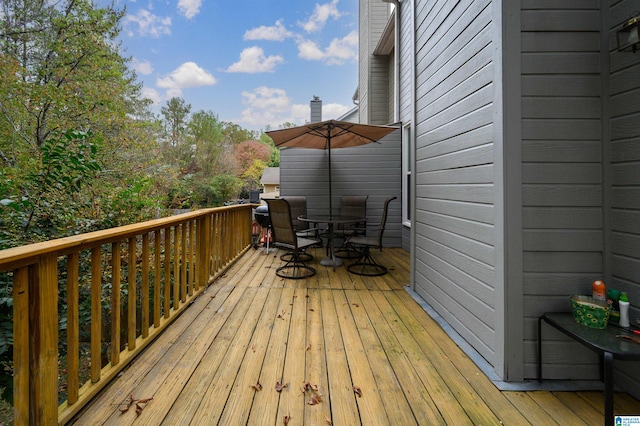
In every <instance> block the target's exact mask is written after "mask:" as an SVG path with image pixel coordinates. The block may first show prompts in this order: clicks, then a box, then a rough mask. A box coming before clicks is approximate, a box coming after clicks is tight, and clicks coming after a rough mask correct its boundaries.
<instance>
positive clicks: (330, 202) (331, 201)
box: [327, 129, 333, 217]
mask: <svg viewBox="0 0 640 426" xmlns="http://www.w3.org/2000/svg"><path fill="white" fill-rule="evenodd" d="M327 146H328V148H329V149H328V151H329V217H331V216H332V215H333V206H332V203H333V196H332V194H331V186H332V185H331V129H329V136H328V137H327Z"/></svg>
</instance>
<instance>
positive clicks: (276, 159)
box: [260, 128, 280, 167]
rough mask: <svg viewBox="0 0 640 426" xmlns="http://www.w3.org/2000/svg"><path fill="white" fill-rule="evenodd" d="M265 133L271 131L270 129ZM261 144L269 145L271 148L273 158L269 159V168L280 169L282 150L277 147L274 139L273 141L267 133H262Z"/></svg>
mask: <svg viewBox="0 0 640 426" xmlns="http://www.w3.org/2000/svg"><path fill="white" fill-rule="evenodd" d="M265 131H269V129H268V128H267V129H266V130H265ZM260 142H262V143H263V144H265V145H267V146H268V147H269V151H270V152H271V158H270V159H269V162H268V163H267V166H268V167H280V150H279V149H278V148H277V147H276V144H275V143H274V142H273V139H271V138H270V137H269V135H267V134H266V133H262V134H261V135H260Z"/></svg>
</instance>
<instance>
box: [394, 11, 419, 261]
mask: <svg viewBox="0 0 640 426" xmlns="http://www.w3.org/2000/svg"><path fill="white" fill-rule="evenodd" d="M396 13H399V14H400V18H399V22H400V34H399V37H398V38H399V42H398V41H397V42H396V49H398V48H399V49H400V59H399V61H400V64H399V70H396V72H399V73H400V100H399V102H400V121H401V122H402V124H403V125H404V124H407V123H410V124H411V125H413V124H414V120H413V76H414V73H413V60H412V57H413V33H412V28H413V19H412V17H413V11H412V7H411V5H409V4H408V3H405V4H402V5H401V6H400V9H399V11H398V10H396ZM411 134H412V135H413V134H415V132H414V131H411ZM403 143H404V147H406V146H407V141H404V142H403ZM404 147H403V149H404ZM411 158H415V152H414V153H412V154H411ZM403 178H404V177H403ZM411 193H412V194H413V193H415V192H414V190H413V189H411ZM402 196H403V197H407V196H408V195H407V194H402ZM402 202H405V200H404V198H403V201H402ZM402 247H403V248H404V249H405V250H407V251H411V228H408V227H403V232H402Z"/></svg>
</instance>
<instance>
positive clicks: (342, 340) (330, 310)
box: [74, 249, 640, 426]
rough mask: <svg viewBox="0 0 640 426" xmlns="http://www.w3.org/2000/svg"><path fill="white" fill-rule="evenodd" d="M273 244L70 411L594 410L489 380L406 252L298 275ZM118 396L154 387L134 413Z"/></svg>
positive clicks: (518, 414)
mask: <svg viewBox="0 0 640 426" xmlns="http://www.w3.org/2000/svg"><path fill="white" fill-rule="evenodd" d="M312 252H313V253H314V255H315V256H316V259H315V260H314V261H312V262H314V263H317V258H318V257H321V256H322V254H323V252H322V250H320V249H318V250H316V251H312ZM280 254H281V252H278V251H277V250H272V251H271V252H270V253H269V254H268V255H267V254H265V252H264V250H263V249H259V250H251V251H249V252H248V253H247V254H245V255H244V256H243V257H242V259H240V261H239V262H238V263H237V264H236V265H234V266H233V268H231V269H230V270H229V271H228V272H227V273H226V274H225V275H224V276H222V277H221V278H220V279H218V280H217V281H216V282H215V283H214V284H213V285H211V286H210V287H209V288H208V289H207V290H206V291H205V292H204V293H203V294H202V295H201V296H200V297H199V298H197V299H196V300H195V301H194V302H193V303H192V306H191V307H190V308H189V309H187V310H186V311H185V312H184V313H183V314H182V315H181V316H180V317H179V318H178V319H177V320H176V321H175V323H174V324H172V326H171V327H169V328H168V329H167V330H166V331H165V332H164V333H163V334H162V335H161V336H160V337H158V339H157V340H156V341H155V342H154V343H153V344H152V345H151V346H150V347H149V348H147V349H146V350H145V351H144V352H143V353H142V354H141V355H139V356H138V358H137V359H136V360H135V361H134V362H133V363H132V364H131V365H130V366H129V367H128V368H127V369H126V370H124V372H123V373H122V374H121V375H120V377H119V378H118V379H116V380H114V381H113V383H111V384H110V385H109V386H108V387H107V388H106V389H105V390H104V391H103V392H102V393H101V394H99V395H98V396H97V397H96V398H95V399H94V400H93V401H92V403H91V404H89V405H88V406H87V407H86V408H85V410H84V411H83V412H82V413H81V414H80V415H79V416H78V417H77V418H76V419H75V420H74V421H75V424H119V425H120V424H130V423H131V424H133V423H140V424H153V425H156V424H170V425H177V424H188V423H195V424H207V425H211V424H220V425H240V424H264V425H283V424H289V425H302V424H307V425H326V424H334V425H360V424H362V425H386V424H390V425H391V424H392V425H402V426H406V425H411V424H424V425H426V424H428V425H437V424H456V425H464V424H468V425H498V424H507V425H524V424H534V425H553V424H563V425H568V424H571V425H573V424H583V425H584V424H587V425H594V424H602V423H603V395H602V393H601V392H548V391H535V392H512V391H509V392H506V391H503V392H501V391H499V390H498V389H497V388H496V387H495V386H494V385H493V383H491V381H490V380H489V379H488V378H487V377H486V376H485V375H484V374H482V373H481V371H480V370H479V369H478V368H477V367H476V366H475V364H474V363H473V362H472V361H471V360H470V359H469V358H468V357H467V356H466V355H465V354H464V353H463V352H462V351H461V350H460V348H459V347H458V346H456V344H455V343H454V342H453V341H452V340H451V339H450V338H449V337H448V336H447V335H446V334H445V333H444V331H443V330H442V329H441V328H440V326H439V325H438V324H436V323H435V322H434V321H433V320H432V319H431V318H430V317H429V316H428V315H427V314H426V313H425V312H424V311H423V310H422V308H421V307H420V306H419V305H418V304H417V303H416V302H415V301H414V300H413V299H412V298H411V296H410V295H409V294H408V293H407V292H406V291H405V289H404V286H405V285H407V284H408V282H409V256H408V253H406V252H405V251H403V250H401V249H385V251H384V254H383V255H380V254H379V253H378V252H376V253H374V255H376V256H379V257H380V260H381V261H382V263H384V264H385V265H387V266H389V267H390V271H389V273H388V274H386V275H384V276H382V277H374V278H366V277H361V276H356V275H352V274H349V273H348V272H347V270H346V268H344V267H340V268H338V270H337V271H336V272H333V271H332V269H331V268H326V267H323V266H319V265H314V266H315V267H316V268H317V270H318V273H317V274H316V275H315V276H314V277H312V278H310V279H307V280H300V281H295V280H283V279H281V278H278V277H276V275H275V268H276V267H277V266H278V265H280V264H281V262H280V260H279V258H278V256H279V255H280ZM278 384H280V385H282V386H283V388H282V389H281V390H280V389H278V387H279V386H278ZM131 396H133V398H134V399H136V400H144V399H149V398H153V399H150V400H148V402H146V403H142V402H140V401H138V404H139V409H138V413H136V408H137V407H136V403H135V402H134V403H133V404H131V405H130V406H129V405H127V399H128V398H131ZM615 402H616V406H615V412H616V413H617V414H638V413H640V402H638V401H636V400H635V399H633V398H632V397H630V396H628V395H627V394H616V397H615ZM126 407H129V409H128V410H126V411H124V409H125V408H126Z"/></svg>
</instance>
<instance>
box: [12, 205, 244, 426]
mask: <svg viewBox="0 0 640 426" xmlns="http://www.w3.org/2000/svg"><path fill="white" fill-rule="evenodd" d="M251 207H252V206H251V205H240V206H230V207H222V208H216V209H207V210H199V211H196V212H191V213H186V214H182V215H178V216H173V217H168V218H164V219H157V220H152V221H149V222H144V223H138V224H134V225H129V226H123V227H119V228H113V229H107V230H103V231H98V232H92V233H88V234H82V235H78V236H73V237H67V238H62V239H58V240H53V241H48V242H43V243H37V244H32V245H28V246H22V247H16V248H12V249H8V250H3V251H0V273H4V274H5V277H4V278H5V279H6V280H8V281H9V283H10V284H11V285H13V312H14V317H13V336H14V342H13V370H14V377H13V379H14V380H13V381H14V424H16V425H23V424H24V425H27V424H43V425H44V424H47V425H50V424H56V423H60V424H64V423H66V422H68V421H69V420H71V418H72V416H73V415H74V414H76V413H77V412H78V411H79V410H80V409H81V408H82V406H83V405H84V404H85V403H86V402H87V401H88V400H90V399H91V398H92V397H93V396H95V395H96V394H97V392H98V391H99V390H100V389H102V388H103V387H104V386H105V385H106V384H107V383H108V382H109V380H110V379H112V378H113V377H115V375H116V374H118V372H120V371H121V370H122V369H123V368H124V367H125V366H126V365H127V363H128V362H129V361H131V360H132V359H133V358H134V357H135V356H136V355H137V354H138V353H139V352H140V351H141V350H142V349H143V348H144V347H145V346H147V345H148V344H149V343H150V342H151V341H152V340H153V339H154V338H155V337H156V336H157V335H158V334H159V333H160V332H161V331H162V330H163V329H164V328H165V327H167V325H169V324H170V323H171V321H172V320H173V319H174V318H175V317H176V316H177V315H178V314H179V313H180V312H182V311H183V310H184V309H185V308H186V307H187V306H188V305H189V302H190V301H191V300H192V299H193V298H195V297H197V296H198V295H199V294H200V293H201V292H202V291H203V290H204V289H205V288H206V287H207V285H208V284H210V283H211V282H212V281H213V280H214V279H215V278H216V277H217V276H218V275H219V274H221V273H222V272H223V271H224V270H225V269H226V268H227V267H228V266H229V265H230V264H231V263H232V262H233V261H234V260H235V259H236V258H238V257H239V256H240V255H241V254H242V253H244V251H246V250H247V249H248V248H249V247H250V246H251V238H252V235H251ZM114 289H117V291H113V290H114ZM81 315H82V317H81ZM65 340H66V342H65ZM84 376H86V378H87V380H86V383H84V384H83V383H81V381H84ZM61 400H62V401H64V402H62V404H60V403H59V401H61Z"/></svg>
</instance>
